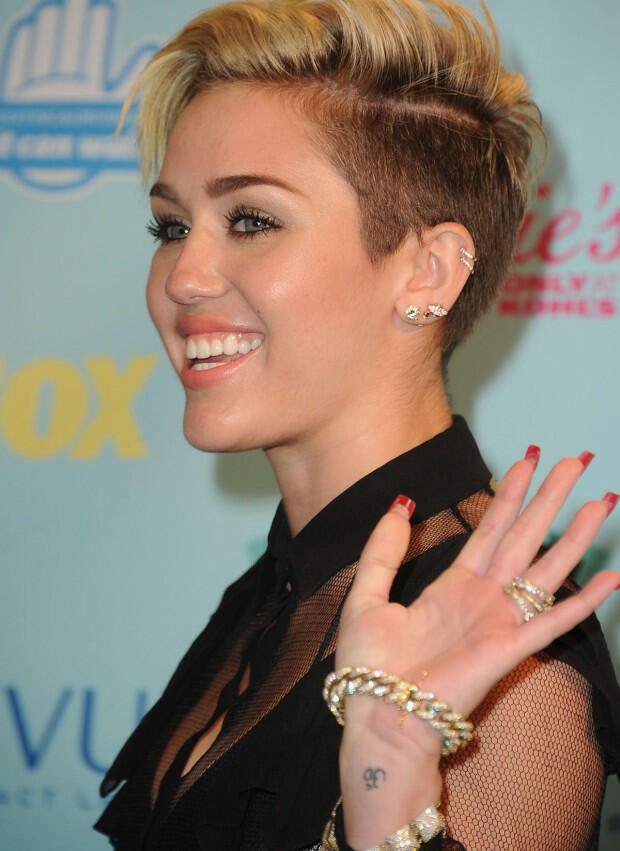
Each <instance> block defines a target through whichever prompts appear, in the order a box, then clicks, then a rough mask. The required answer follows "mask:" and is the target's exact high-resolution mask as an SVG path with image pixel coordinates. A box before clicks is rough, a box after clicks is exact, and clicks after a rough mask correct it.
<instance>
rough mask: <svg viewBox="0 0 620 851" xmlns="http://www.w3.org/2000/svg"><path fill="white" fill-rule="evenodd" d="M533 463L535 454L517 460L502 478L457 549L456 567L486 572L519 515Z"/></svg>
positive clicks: (535, 459) (481, 572)
mask: <svg viewBox="0 0 620 851" xmlns="http://www.w3.org/2000/svg"><path fill="white" fill-rule="evenodd" d="M531 449H537V447H530V450H531ZM530 450H528V452H529V451H530ZM526 459H527V454H526ZM536 461H537V455H536V454H534V457H533V458H530V459H529V460H525V459H524V460H522V461H517V462H516V464H513V465H512V467H511V468H510V469H509V470H508V472H507V473H506V474H505V475H504V477H503V478H502V480H501V482H500V483H499V485H498V488H497V491H496V493H495V496H494V497H493V500H492V502H491V505H490V506H489V508H488V509H487V511H486V512H485V514H484V515H483V517H482V520H481V521H480V523H479V525H478V527H477V529H476V530H475V531H474V533H473V534H472V536H471V537H470V539H469V540H468V541H467V543H466V544H465V546H464V547H463V549H462V550H461V553H460V555H459V557H458V559H457V561H458V562H459V564H461V565H462V566H464V567H466V568H467V569H468V570H470V571H472V572H473V573H477V574H483V573H486V571H487V569H488V567H489V564H490V562H491V559H492V557H493V555H494V553H495V551H496V549H497V547H498V546H499V544H500V542H501V540H502V538H503V537H504V535H505V534H506V532H507V531H508V530H509V529H510V527H511V526H512V524H513V523H514V522H515V520H516V519H517V517H518V516H519V512H520V510H521V506H522V505H523V500H524V499H525V495H526V493H527V489H528V487H529V485H530V482H531V480H532V475H533V473H534V470H535V469H536Z"/></svg>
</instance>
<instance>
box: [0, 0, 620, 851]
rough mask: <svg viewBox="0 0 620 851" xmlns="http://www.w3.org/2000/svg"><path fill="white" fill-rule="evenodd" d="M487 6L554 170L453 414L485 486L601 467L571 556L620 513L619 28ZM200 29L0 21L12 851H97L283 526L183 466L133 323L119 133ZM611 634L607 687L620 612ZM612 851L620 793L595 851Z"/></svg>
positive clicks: (86, 1)
mask: <svg viewBox="0 0 620 851" xmlns="http://www.w3.org/2000/svg"><path fill="white" fill-rule="evenodd" d="M471 5H472V6H474V7H475V3H474V2H473V0H472V4H471ZM489 5H490V7H491V11H492V12H493V14H494V16H495V19H496V22H497V25H498V28H499V31H500V34H501V37H502V39H503V43H504V45H505V60H506V63H507V64H509V65H511V66H513V67H517V68H519V69H521V70H523V71H524V72H525V74H526V75H527V77H528V79H529V80H530V81H531V85H532V88H533V91H534V94H535V97H536V99H537V101H538V103H539V104H540V106H541V108H542V111H543V114H544V116H545V119H546V124H547V128H548V131H549V137H550V155H549V159H548V162H547V165H546V167H545V170H544V172H543V174H542V175H541V178H540V181H539V183H538V185H537V188H536V191H535V194H534V196H533V199H532V205H531V211H530V214H529V216H528V219H527V221H526V225H525V227H524V230H523V233H522V238H521V241H520V244H519V250H518V253H517V257H516V262H515V266H514V270H513V272H512V274H511V275H510V276H509V278H508V279H507V280H506V282H505V284H504V287H503V291H502V293H501V296H500V299H499V302H498V306H497V308H496V309H495V310H494V312H493V313H492V314H491V316H490V317H489V318H488V320H487V321H486V322H485V323H484V324H483V325H482V326H481V327H480V329H479V330H478V332H477V334H476V335H475V336H474V337H473V338H472V339H471V340H470V341H469V342H468V343H467V344H466V345H465V346H464V348H463V349H462V350H461V351H460V352H459V353H458V354H457V355H456V356H455V357H454V361H453V363H452V365H451V369H450V392H451V395H452V399H453V403H454V409H455V410H456V411H459V412H461V413H464V414H465V415H466V417H467V418H468V420H469V421H470V424H471V426H472V427H473V429H474V431H475V433H476V435H477V436H478V438H479V441H480V443H481V446H482V447H483V450H484V452H485V455H486V458H487V460H488V462H489V464H490V465H491V466H492V468H493V470H494V471H495V473H496V475H497V476H499V475H500V474H501V473H502V471H503V470H505V469H506V467H507V466H508V465H509V464H510V463H511V461H512V460H513V459H514V458H516V457H519V456H520V455H521V454H522V452H523V451H524V449H525V447H526V446H527V444H528V443H530V442H535V443H539V444H540V445H541V446H542V447H543V453H544V455H543V458H544V461H545V462H550V461H551V460H552V459H554V458H555V457H556V456H557V455H561V454H564V453H567V454H572V453H577V452H579V451H581V450H583V449H591V450H592V451H595V452H596V453H597V458H596V461H595V462H594V464H592V466H591V467H590V468H589V470H588V472H587V475H586V476H584V478H583V480H582V481H581V482H580V483H579V486H578V488H577V489H576V493H575V495H574V497H571V500H570V504H569V505H567V507H566V511H564V512H563V514H562V515H561V517H560V518H559V520H558V523H557V527H556V529H555V533H556V534H557V532H559V530H560V529H561V528H562V526H563V525H564V524H565V523H566V522H567V518H568V517H569V516H570V513H571V512H572V511H573V510H574V509H575V508H576V506H577V504H578V503H579V501H581V500H584V499H587V498H589V497H596V496H600V495H602V494H603V493H604V492H605V491H606V490H613V489H615V490H618V488H620V461H619V453H618V426H617V423H618V421H619V419H620V402H619V398H618V371H619V367H620V363H619V358H618V337H619V331H620V319H619V315H618V281H619V273H620V166H619V163H618V147H619V143H620V109H618V106H619V104H618V78H619V74H620V63H619V60H618V48H617V36H618V32H620V3H619V2H618V0H594V2H592V0H571V2H558V0H520V2H519V3H515V2H514V0H489ZM201 8H203V4H202V3H199V2H194V0H176V2H175V3H170V2H168V0H149V2H148V3H147V2H145V0H131V2H129V0H56V2H41V3H32V2H23V0H1V2H0V192H1V196H2V205H1V209H2V228H1V230H0V245H1V256H2V299H3V301H2V309H1V310H0V465H1V481H2V495H1V497H0V499H1V500H2V510H1V518H2V520H1V524H2V538H1V540H2V547H1V560H2V586H1V588H2V591H1V593H0V646H1V647H2V652H1V669H0V847H1V848H2V849H7V851H73V849H76V851H90V849H93V851H96V849H103V848H104V847H106V841H105V839H104V838H102V837H100V836H98V835H96V834H94V833H93V832H92V831H91V829H90V825H91V824H92V822H93V821H94V820H95V818H96V817H97V814H98V812H99V810H100V807H101V806H102V804H101V802H100V801H99V798H98V793H97V787H98V784H99V782H100V779H101V776H102V772H103V771H104V770H105V768H106V766H108V765H109V763H110V761H111V760H112V758H113V757H114V755H115V753H116V751H117V748H118V747H119V746H120V744H121V743H122V742H123V741H124V739H125V737H126V736H127V735H128V734H129V732H130V731H131V730H132V728H133V726H134V725H135V723H136V721H137V720H138V719H139V717H140V716H141V715H142V714H143V713H144V712H145V710H146V709H147V708H148V707H149V706H150V705H151V704H152V703H153V701H154V700H155V699H156V697H157V696H158V694H159V693H160V691H161V689H162V687H163V686H164V684H165V683H166V681H167V678H168V677H169V675H170V673H171V671H172V669H173V667H174V666H175V664H176V662H177V661H178V659H179V657H180V656H181V654H182V653H183V652H184V650H185V649H186V647H187V646H188V645H189V643H190V642H191V640H192V638H193V637H194V636H195V635H196V634H197V633H198V632H199V631H200V630H201V629H202V627H203V625H204V623H205V621H206V619H207V618H208V616H209V614H210V612H211V611H212V610H213V608H214V606H215V605H216V604H217V602H218V600H219V597H220V595H221V593H222V591H223V589H224V588H225V586H226V585H227V584H229V583H230V582H231V581H232V580H233V579H234V578H235V577H237V576H238V575H239V574H240V573H241V572H242V571H243V570H244V569H245V568H246V566H247V565H248V564H249V563H250V562H251V561H252V560H253V559H254V558H255V556H256V555H257V554H258V553H259V552H260V551H261V549H262V547H263V543H264V540H265V535H266V530H267V529H268V525H269V521H270V517H271V514H272V512H273V509H274V506H275V504H276V502H277V492H276V488H275V485H274V481H273V478H272V475H271V472H270V469H269V467H268V465H267V464H266V462H265V460H264V458H263V457H262V456H261V455H260V454H259V453H248V454H244V455H240V456H230V457H228V456H226V457H224V456H206V455H203V454H201V453H199V452H197V451H196V450H194V449H192V448H190V447H189V446H188V445H187V444H186V443H185V442H184V439H183V437H182V433H181V413H182V407H183V393H182V390H181V387H180V385H179V382H178V380H177V379H176V378H175V376H174V374H173V372H172V369H171V367H170V366H169V365H168V363H167V361H166V358H165V356H164V353H163V350H162V348H161V346H160V343H159V340H158V338H157V336H156V334H155V332H154V330H153V328H152V327H151V325H150V322H149V319H148V317H147V313H146V309H145V305H144V295H143V290H144V282H145V279H146V273H147V269H148V264H149V259H150V254H151V251H152V242H151V240H150V238H149V237H148V236H147V234H146V232H145V230H144V224H145V223H146V221H147V218H148V217H149V213H148V207H147V203H146V200H145V196H144V192H143V190H142V188H141V186H140V183H139V180H138V177H137V171H136V163H135V153H134V149H133V141H132V137H131V133H130V130H131V127H129V131H128V132H127V133H126V134H124V135H121V136H120V137H118V138H117V139H114V137H113V136H112V130H113V128H114V125H115V122H116V119H117V116H118V109H119V104H120V103H121V101H122V98H123V94H124V92H125V91H126V90H127V86H128V85H129V83H130V82H131V80H132V79H134V77H135V74H136V72H137V70H138V69H139V68H140V67H141V66H142V64H143V63H144V61H145V60H146V58H147V57H148V56H149V55H150V54H151V53H152V52H153V50H154V49H155V48H156V47H157V45H159V44H161V43H162V42H163V41H164V40H166V39H167V38H169V37H170V36H171V35H172V34H173V33H174V32H175V31H176V30H177V29H179V28H180V27H181V26H182V25H183V24H184V23H185V22H186V20H188V19H189V18H190V17H191V16H193V15H194V14H196V13H197V12H199V11H200V9H201ZM130 125H131V122H130ZM542 466H544V464H543V465H542ZM619 538H620V511H618V512H617V516H613V517H612V518H610V521H609V522H608V523H607V524H606V526H605V528H604V530H603V531H602V532H601V534H600V536H599V538H598V540H597V543H596V545H595V546H594V547H593V548H592V550H591V551H590V552H589V553H588V556H587V558H586V560H585V562H584V566H583V568H582V575H583V576H585V575H586V574H589V573H592V572H594V571H596V570H598V569H600V568H601V567H602V566H603V565H608V566H613V567H615V568H616V569H617V570H620V547H619V544H620V541H619ZM600 618H601V620H602V623H603V625H604V628H605V631H606V634H607V637H608V640H609V643H610V646H611V649H612V653H613V655H614V658H615V661H616V664H618V662H619V661H620V598H619V599H613V600H610V601H608V603H607V604H606V605H605V606H603V608H602V610H601V612H600ZM558 795H561V789H559V790H558ZM619 844H620V794H619V785H618V783H617V781H613V782H612V783H611V784H610V787H609V789H608V794H607V799H606V804H605V810H604V816H603V842H602V848H603V849H607V851H611V849H612V848H614V849H615V848H617V847H619Z"/></svg>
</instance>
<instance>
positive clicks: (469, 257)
mask: <svg viewBox="0 0 620 851" xmlns="http://www.w3.org/2000/svg"><path fill="white" fill-rule="evenodd" d="M459 260H460V262H461V263H462V264H463V266H467V268H468V269H469V274H470V275H473V274H474V264H476V263H477V262H478V258H477V257H474V255H473V254H471V253H470V252H469V251H468V250H467V249H466V248H463V247H461V248H459Z"/></svg>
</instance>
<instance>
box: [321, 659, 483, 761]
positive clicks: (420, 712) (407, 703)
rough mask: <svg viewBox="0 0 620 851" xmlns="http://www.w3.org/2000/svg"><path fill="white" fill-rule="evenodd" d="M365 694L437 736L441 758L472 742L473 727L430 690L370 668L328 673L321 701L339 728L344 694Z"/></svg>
mask: <svg viewBox="0 0 620 851" xmlns="http://www.w3.org/2000/svg"><path fill="white" fill-rule="evenodd" d="M362 694H367V695H370V696H372V697H381V698H383V700H384V701H385V702H386V703H392V704H394V705H395V706H396V707H397V708H398V709H400V711H401V712H413V713H414V714H415V715H417V716H418V718H421V719H422V720H423V721H426V722H427V723H428V724H430V726H431V727H432V728H433V729H434V730H437V731H438V732H439V733H441V736H442V738H443V746H442V749H441V754H442V756H447V755H448V754H451V753H454V752H455V751H457V750H458V749H459V748H461V747H463V746H464V745H466V744H467V742H469V741H470V740H471V739H472V731H473V729H474V725H473V724H472V723H471V721H466V720H465V719H464V718H463V716H462V715H459V713H458V712H453V711H452V708H451V707H450V706H448V704H447V703H443V702H442V701H439V700H437V699H436V698H435V695H434V694H433V692H431V691H421V690H420V689H419V688H418V687H417V686H416V685H414V684H413V683H409V682H407V681H406V680H401V679H400V677H395V676H393V675H392V674H386V672H385V671H377V670H373V669H372V668H364V667H356V668H341V669H340V670H339V671H334V672H333V673H331V674H328V675H327V677H326V678H325V686H324V688H323V699H324V700H325V702H326V703H327V705H328V707H329V709H330V711H331V712H332V714H333V715H334V716H335V718H336V720H337V721H338V723H339V724H340V725H341V726H344V708H345V704H344V700H345V697H347V696H348V695H362Z"/></svg>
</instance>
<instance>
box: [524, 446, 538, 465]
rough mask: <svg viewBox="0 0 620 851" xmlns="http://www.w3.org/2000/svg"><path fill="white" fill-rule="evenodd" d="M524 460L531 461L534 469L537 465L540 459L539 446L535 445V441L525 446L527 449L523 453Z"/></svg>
mask: <svg viewBox="0 0 620 851" xmlns="http://www.w3.org/2000/svg"><path fill="white" fill-rule="evenodd" d="M525 460H526V461H531V463H532V464H533V465H534V469H536V467H538V462H539V460H540V446H536V444H535V443H532V444H531V445H530V446H528V447H527V451H526V453H525Z"/></svg>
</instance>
